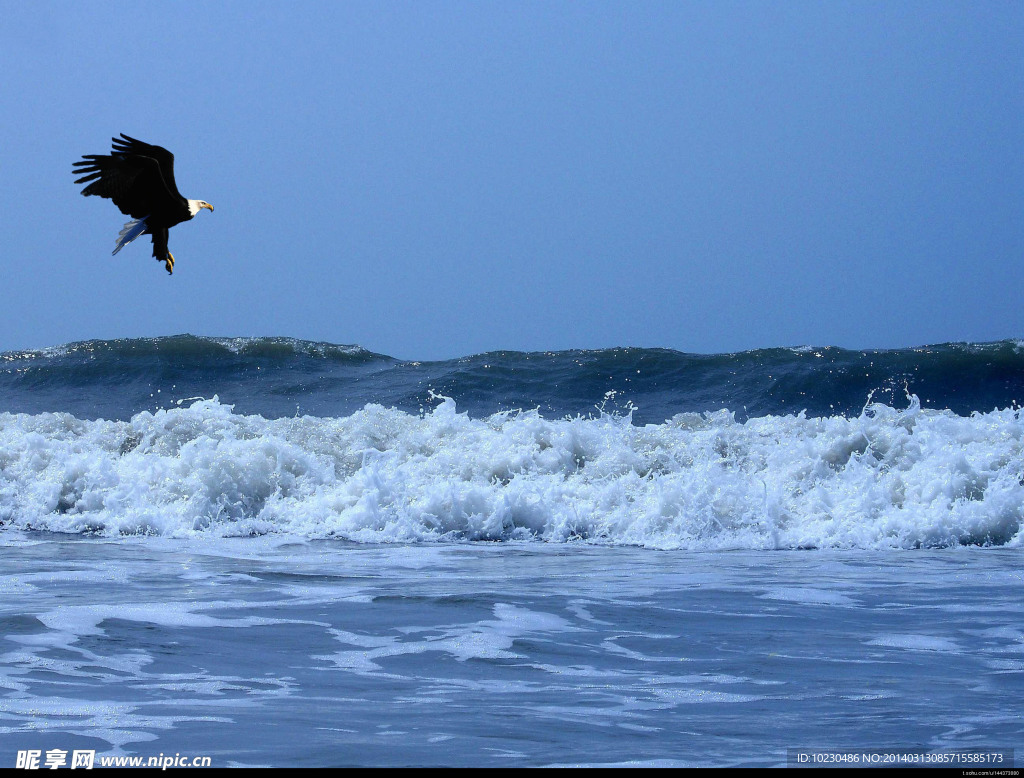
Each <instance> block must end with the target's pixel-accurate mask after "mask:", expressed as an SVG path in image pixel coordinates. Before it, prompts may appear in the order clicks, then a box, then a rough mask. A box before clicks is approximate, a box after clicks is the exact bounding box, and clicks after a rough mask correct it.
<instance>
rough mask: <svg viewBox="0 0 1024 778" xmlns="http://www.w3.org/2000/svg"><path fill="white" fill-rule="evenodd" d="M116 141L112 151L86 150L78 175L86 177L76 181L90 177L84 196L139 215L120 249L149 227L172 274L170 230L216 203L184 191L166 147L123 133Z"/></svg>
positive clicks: (122, 238)
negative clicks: (168, 246)
mask: <svg viewBox="0 0 1024 778" xmlns="http://www.w3.org/2000/svg"><path fill="white" fill-rule="evenodd" d="M111 140H112V141H113V143H112V146H111V151H110V154H86V155H84V156H83V157H82V160H81V162H75V163H74V165H73V166H72V167H73V168H75V169H74V170H73V171H72V172H73V174H74V175H76V176H82V177H81V178H79V179H76V181H75V183H76V184H85V183H88V182H91V183H89V185H88V186H87V187H85V189H83V190H82V194H83V195H85V196H89V195H99V196H100V197H105V198H107V199H109V200H113V201H114V205H116V206H117V207H118V208H120V209H121V213H123V214H125V215H126V216H131V217H132V219H133V220H134V221H130V222H128V223H127V224H126V225H124V228H123V229H122V230H121V234H120V235H118V237H117V246H116V247H115V248H114V253H115V254H116V253H117V252H119V251H120V250H121V249H123V248H124V247H125V246H127V245H128V244H129V243H131V242H132V241H133V240H135V239H136V238H137V237H139V236H140V235H144V234H145V233H147V232H148V233H149V234H150V235H152V236H153V256H154V257H155V258H156V260H157V261H158V262H163V263H164V265H165V266H166V267H167V272H168V273H173V272H174V255H173V254H171V252H170V249H168V248H167V236H168V232H169V230H170V229H171V227H173V226H174V225H175V224H181V222H184V221H188V220H189V219H191V218H192V217H193V216H195V215H196V214H197V213H199V211H201V210H202V209H203V208H209V209H210V211H211V212H212V211H213V206H212V205H210V204H209V203H208V202H206V201H205V200H189V199H187V198H185V197H182V196H181V194H180V193H179V192H178V187H177V185H176V184H175V183H174V155H173V154H172V153H171V152H169V151H168V150H167V149H165V148H161V147H160V146H151V145H150V144H148V143H143V142H142V141H138V140H135V138H129V137H128V136H127V135H125V134H124V133H121V137H120V138H112V139H111ZM83 173H84V174H85V175H82V174H83Z"/></svg>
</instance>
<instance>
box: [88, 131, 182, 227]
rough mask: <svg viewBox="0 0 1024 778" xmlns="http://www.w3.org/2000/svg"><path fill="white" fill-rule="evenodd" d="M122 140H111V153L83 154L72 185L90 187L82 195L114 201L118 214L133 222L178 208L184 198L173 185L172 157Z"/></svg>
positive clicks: (157, 147) (130, 139) (134, 141)
mask: <svg viewBox="0 0 1024 778" xmlns="http://www.w3.org/2000/svg"><path fill="white" fill-rule="evenodd" d="M121 137H122V138H125V140H118V139H117V138H114V139H113V153H111V154H109V155H108V154H86V155H85V156H84V157H83V158H82V160H81V161H80V162H75V163H74V165H73V167H74V168H77V169H76V170H75V171H74V173H75V175H81V176H82V177H81V178H78V179H76V180H75V183H76V184H85V183H88V184H89V185H88V186H87V187H85V189H83V190H82V194H83V195H98V196H100V197H105V198H108V199H110V200H113V201H114V205H116V206H117V207H118V208H119V209H120V210H121V213H123V214H126V215H128V216H131V217H133V218H135V219H141V218H144V217H146V216H149V215H150V214H153V213H158V212H163V211H167V210H169V209H172V208H175V207H178V208H180V207H181V206H182V204H183V203H184V198H183V197H182V196H181V195H180V194H179V193H178V188H177V187H176V186H175V184H174V155H173V154H171V153H170V152H169V151H167V150H166V149H163V148H161V147H159V146H151V145H149V144H148V143H142V142H140V141H137V140H134V139H132V138H129V137H128V136H127V135H123V134H122V136H121ZM165 167H166V171H167V172H166V175H165V172H164V170H165ZM83 173H84V174H85V175H82V174H83ZM168 176H169V177H170V181H169V182H168ZM90 182H91V183H90Z"/></svg>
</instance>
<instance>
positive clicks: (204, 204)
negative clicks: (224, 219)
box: [199, 203, 213, 213]
mask: <svg viewBox="0 0 1024 778" xmlns="http://www.w3.org/2000/svg"><path fill="white" fill-rule="evenodd" d="M203 208H209V209H210V213H213V206H212V205H210V204H209V203H203V204H202V205H200V206H199V210H200V211H201V210H203Z"/></svg>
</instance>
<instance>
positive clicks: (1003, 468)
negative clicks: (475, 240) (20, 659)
mask: <svg viewBox="0 0 1024 778" xmlns="http://www.w3.org/2000/svg"><path fill="white" fill-rule="evenodd" d="M906 402H907V407H905V408H895V407H892V406H890V405H886V404H883V403H877V402H876V403H871V404H869V405H867V406H866V407H865V408H864V409H863V410H862V411H861V412H860V413H859V414H858V415H851V416H843V415H831V416H817V417H815V416H808V415H807V414H806V413H797V414H788V415H765V416H760V417H755V418H748V419H746V420H739V419H737V417H736V415H735V414H734V413H732V412H730V411H725V410H719V411H707V412H703V413H679V414H676V415H674V416H672V417H671V418H669V419H667V420H665V421H663V422H661V423H653V424H645V425H639V424H636V423H635V420H634V419H632V418H631V416H630V414H629V413H625V414H616V413H598V414H596V415H591V416H576V417H573V418H561V419H549V418H545V417H544V416H543V415H542V414H541V413H540V412H539V411H538V410H526V411H506V412H500V413H493V414H490V415H487V416H483V417H479V418H474V417H472V416H471V415H470V414H468V413H464V412H461V411H460V409H458V408H457V406H456V402H455V401H454V400H452V399H450V398H447V397H434V398H433V403H432V406H433V407H429V408H427V409H425V410H424V411H422V412H409V411H406V410H401V409H397V408H386V407H384V406H382V405H379V404H372V403H371V404H366V405H365V406H364V407H362V408H361V409H359V410H357V411H355V412H354V413H351V414H348V415H345V416H335V417H316V416H292V417H280V418H273V419H268V418H265V417H264V416H261V415H256V414H243V413H238V412H236V410H235V409H234V408H233V407H232V406H231V405H228V404H225V403H222V402H220V401H219V400H218V399H217V398H214V399H211V400H198V401H195V402H192V403H191V404H188V405H185V404H183V407H176V408H171V409H163V410H157V411H143V412H139V413H136V414H134V415H133V416H131V418H129V419H125V420H104V419H96V420H89V419H82V418H78V417H76V416H74V415H71V414H69V413H63V412H61V413H49V412H47V413H38V414H31V415H30V414H24V413H0V523H2V524H3V525H5V526H6V527H9V528H16V529H22V530H29V529H35V530H46V531H51V532H64V533H94V534H99V535H110V536H119V535H126V534H155V535H161V536H169V537H183V536H208V537H222V536H248V535H260V534H267V533H282V534H287V535H291V536H297V537H301V538H309V539H320V538H335V539H340V540H346V541H354V542H359V543H383V542H418V541H442V542H443V541H469V540H473V541H522V542H548V543H566V542H585V543H594V544H608V545H637V546H646V547H652V548H661V549H696V550H702V549H707V550H712V549H716V550H719V549H739V548H743V549H763V548H770V549H774V548H871V549H875V548H913V547H921V546H927V547H937V546H957V545H988V544H991V545H1013V546H1019V545H1021V543H1022V531H1021V528H1022V517H1024V483H1022V473H1024V423H1022V419H1021V412H1020V410H1018V409H1015V408H1006V409H1002V410H998V409H997V410H991V411H988V412H974V413H971V414H970V415H958V414H955V413H953V412H952V411H949V410H935V409H928V408H922V406H921V402H920V400H919V399H918V397H916V396H913V395H910V396H908V397H907V398H906Z"/></svg>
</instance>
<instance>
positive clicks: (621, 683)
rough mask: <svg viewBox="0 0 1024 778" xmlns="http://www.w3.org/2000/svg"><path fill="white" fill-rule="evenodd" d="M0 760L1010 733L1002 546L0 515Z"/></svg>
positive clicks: (609, 752)
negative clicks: (776, 545)
mask: <svg viewBox="0 0 1024 778" xmlns="http://www.w3.org/2000/svg"><path fill="white" fill-rule="evenodd" d="M0 540H2V542H3V549H2V551H3V556H4V560H5V563H4V565H3V568H2V575H0V595H2V597H0V635H2V636H3V638H2V640H0V765H8V766H14V760H15V754H16V752H17V751H18V750H22V749H30V748H37V749H41V750H44V751H45V750H47V749H53V748H60V749H65V750H68V751H71V750H73V749H96V750H97V753H106V754H137V755H143V756H150V755H156V754H159V753H162V754H174V753H181V754H189V755H208V756H210V757H211V758H212V762H213V765H214V766H226V765H271V766H285V765H297V766H328V765H369V766H377V765H424V766H426V765H449V766H529V765H555V764H570V765H575V764H587V765H601V764H617V763H639V764H651V765H666V764H673V765H692V766H728V765H759V766H777V765H784V764H785V762H786V749H787V748H858V749H865V748H896V747H902V748H920V749H925V750H947V749H962V748H974V747H984V748H1002V749H1007V748H1013V747H1020V746H1022V745H1024V724H1022V718H1021V716H1020V713H1021V708H1020V702H1019V700H1020V699H1021V698H1022V697H1024V617H1022V611H1024V573H1022V572H1021V569H1020V551H1019V549H1013V548H966V549H965V548H955V549H937V550H917V551H868V550H849V551H827V550H817V551H804V552H801V551H756V550H743V551H733V552H728V551H717V552H694V551H658V550H651V549H640V548H629V547H623V546H617V547H602V546H594V545H584V544H574V543H568V544H566V543H559V544H544V543H537V542H535V541H531V542H522V543H518V542H514V541H512V542H503V543H449V544H412V545H394V544H389V545H369V544H366V545H359V544H353V543H347V542H342V541H310V540H308V539H301V540H297V539H289V538H284V537H273V536H271V537H262V538H220V539H211V538H201V539H173V538H160V537H132V538H122V539H106V538H95V537H92V538H90V537H75V536H65V535H54V534H48V533H33V532H15V531H8V532H5V533H4V534H3V535H2V536H0Z"/></svg>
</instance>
